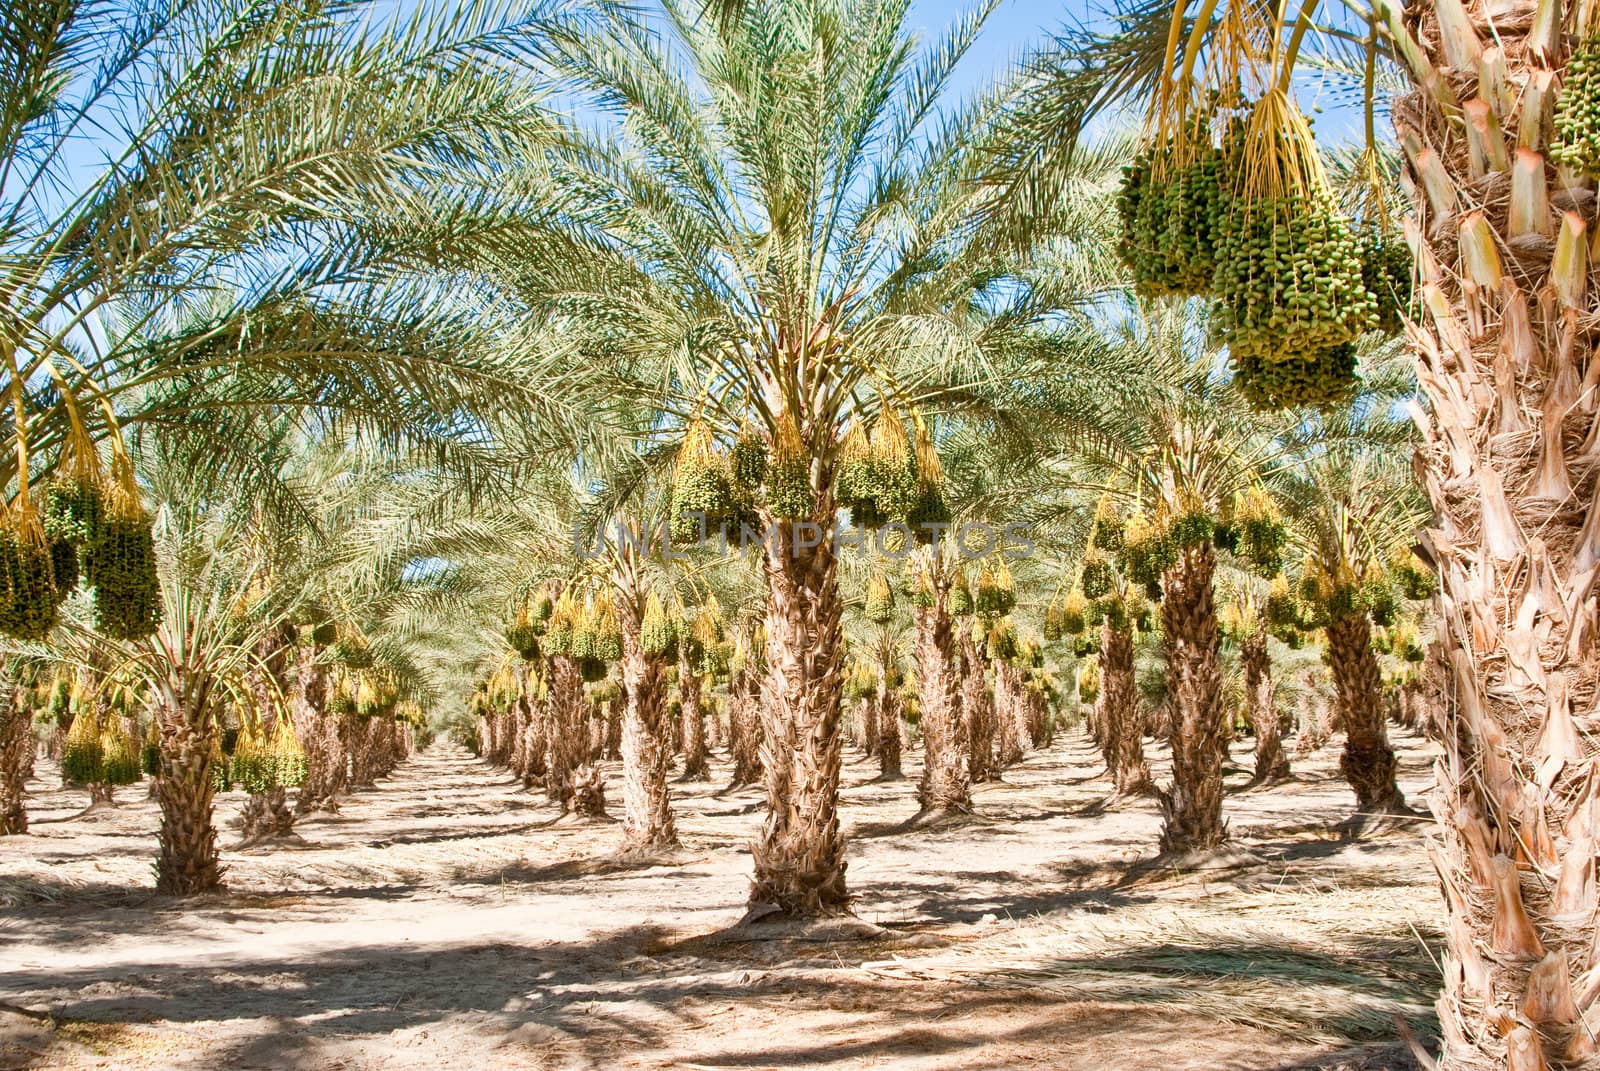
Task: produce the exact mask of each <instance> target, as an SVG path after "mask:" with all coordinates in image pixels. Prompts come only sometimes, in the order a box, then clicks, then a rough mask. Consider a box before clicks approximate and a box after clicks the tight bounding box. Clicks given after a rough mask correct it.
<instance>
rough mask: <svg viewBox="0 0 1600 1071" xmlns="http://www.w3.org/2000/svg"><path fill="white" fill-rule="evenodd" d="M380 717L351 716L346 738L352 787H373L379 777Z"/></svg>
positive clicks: (346, 725) (347, 725) (346, 727)
mask: <svg viewBox="0 0 1600 1071" xmlns="http://www.w3.org/2000/svg"><path fill="white" fill-rule="evenodd" d="M377 723H378V719H377V718H354V717H353V718H350V719H348V720H347V721H346V724H345V740H346V741H347V746H348V747H349V748H350V787H351V788H352V789H357V788H371V787H372V785H373V782H374V781H375V780H377V777H378V724H377Z"/></svg>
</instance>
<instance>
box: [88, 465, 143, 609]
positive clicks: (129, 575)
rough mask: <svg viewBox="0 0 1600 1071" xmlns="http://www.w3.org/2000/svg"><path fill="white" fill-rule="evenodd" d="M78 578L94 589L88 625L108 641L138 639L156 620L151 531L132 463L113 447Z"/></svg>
mask: <svg viewBox="0 0 1600 1071" xmlns="http://www.w3.org/2000/svg"><path fill="white" fill-rule="evenodd" d="M83 577H84V581H85V582H86V583H87V584H89V585H90V586H92V587H93V588H94V625H95V628H96V629H97V630H99V631H100V632H103V633H105V634H106V635H107V636H110V637H112V638H114V639H120V640H138V639H143V638H144V637H146V636H149V635H150V634H151V633H153V632H155V630H156V628H157V626H159V625H160V624H161V578H160V576H159V575H158V574H157V572H156V546H155V535H154V532H153V531H152V530H151V525H150V515H149V514H148V513H147V512H145V508H144V503H143V502H142V501H141V500H140V495H139V487H138V484H136V483H135V482H134V478H133V463H132V462H131V461H129V460H128V457H127V455H126V454H124V453H123V452H122V451H121V450H117V451H116V452H115V454H114V455H113V457H112V461H111V483H110V487H109V488H108V489H107V491H106V496H105V510H104V514H103V516H102V517H101V520H100V524H99V528H98V531H97V532H96V535H95V538H94V540H93V542H91V543H89V544H88V545H87V546H86V547H85V552H84V555H83Z"/></svg>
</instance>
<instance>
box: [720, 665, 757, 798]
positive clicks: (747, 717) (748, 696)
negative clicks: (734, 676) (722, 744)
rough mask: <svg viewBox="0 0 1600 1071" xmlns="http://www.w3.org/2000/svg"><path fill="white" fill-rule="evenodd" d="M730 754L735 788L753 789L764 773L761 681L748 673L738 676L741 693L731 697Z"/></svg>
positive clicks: (738, 690)
mask: <svg viewBox="0 0 1600 1071" xmlns="http://www.w3.org/2000/svg"><path fill="white" fill-rule="evenodd" d="M728 750H729V751H730V752H732V757H733V782H732V783H733V784H734V785H735V786H737V785H754V784H758V783H759V782H760V781H761V779H762V777H763V771H762V769H761V680H760V678H759V677H757V676H755V675H754V674H752V673H751V672H749V671H748V670H745V671H742V672H740V674H739V681H738V689H737V692H734V691H733V690H731V689H730V692H729V696H728Z"/></svg>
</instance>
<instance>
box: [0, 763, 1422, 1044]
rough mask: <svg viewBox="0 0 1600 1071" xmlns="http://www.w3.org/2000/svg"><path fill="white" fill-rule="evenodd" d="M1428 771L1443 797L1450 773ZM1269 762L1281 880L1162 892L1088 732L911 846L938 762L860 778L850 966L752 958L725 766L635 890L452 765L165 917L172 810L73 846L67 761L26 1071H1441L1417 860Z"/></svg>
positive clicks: (1410, 773) (757, 948) (592, 849)
mask: <svg viewBox="0 0 1600 1071" xmlns="http://www.w3.org/2000/svg"><path fill="white" fill-rule="evenodd" d="M1400 742H1401V744H1402V746H1403V748H1404V753H1403V755H1402V762H1403V772H1404V787H1405V789H1406V791H1407V794H1408V796H1412V797H1415V796H1417V795H1418V794H1419V793H1420V792H1421V790H1422V789H1423V788H1424V787H1425V785H1426V783H1427V777H1428V775H1427V772H1426V768H1427V764H1428V762H1429V760H1430V755H1429V752H1428V750H1427V748H1426V746H1425V745H1424V744H1423V743H1422V742H1421V741H1419V740H1417V739H1416V738H1414V737H1405V736H1402V737H1401V738H1400ZM1247 746H1248V745H1247V742H1246V743H1241V744H1240V745H1238V748H1239V750H1238V751H1237V752H1236V755H1235V758H1236V759H1237V760H1238V761H1239V763H1240V770H1239V772H1237V773H1234V774H1231V775H1230V777H1229V784H1230V788H1231V789H1232V791H1231V792H1230V795H1229V797H1228V801H1227V805H1226V806H1227V810H1228V814H1229V816H1230V818H1231V821H1232V828H1233V831H1234V833H1235V835H1236V837H1237V838H1238V840H1239V841H1240V843H1241V845H1242V846H1243V847H1245V848H1246V849H1248V850H1249V852H1250V856H1251V857H1250V858H1249V859H1247V860H1245V861H1244V864H1243V865H1238V866H1233V867H1231V868H1226V869H1224V868H1216V869H1208V870H1191V871H1188V872H1178V871H1174V870H1172V869H1170V868H1164V867H1160V866H1154V865H1151V860H1152V859H1153V858H1154V855H1155V843H1156V835H1157V831H1158V829H1159V826H1160V819H1159V816H1158V814H1157V812H1156V808H1155V805H1154V803H1153V801H1150V800H1133V801H1119V802H1116V803H1113V804H1112V805H1111V806H1109V807H1106V806H1104V804H1105V797H1106V793H1107V791H1108V788H1107V784H1106V782H1104V781H1103V780H1099V779H1097V778H1096V777H1095V774H1096V772H1097V771H1098V769H1099V765H1098V760H1097V758H1096V756H1095V753H1094V752H1093V750H1092V749H1091V748H1090V746H1089V745H1088V744H1087V743H1086V742H1085V741H1084V740H1083V739H1082V737H1081V735H1079V734H1078V733H1076V732H1069V733H1066V734H1064V736H1063V738H1062V739H1061V740H1060V741H1058V743H1057V745H1056V746H1054V747H1053V748H1051V749H1049V750H1048V751H1045V752H1041V753H1038V754H1033V755H1030V756H1029V758H1028V759H1027V761H1026V762H1025V763H1024V764H1023V765H1022V766H1020V767H1018V768H1016V769H1014V770H1011V771H1009V772H1008V773H1007V774H1006V780H1005V781H1004V782H1003V783H999V784H992V785H984V786H980V787H979V789H978V791H977V800H978V804H979V808H980V815H979V817H978V818H977V819H976V820H974V821H973V822H971V823H968V824H965V825H960V826H957V827H954V828H938V829H932V830H922V829H908V828H906V825H905V823H906V820H907V819H908V818H910V817H911V815H912V814H913V812H914V811H915V809H916V804H915V799H914V795H915V792H914V786H915V777H916V775H917V773H918V771H917V769H916V767H915V761H914V759H915V756H912V758H913V761H912V762H911V763H909V764H908V773H909V774H910V775H911V778H912V779H911V780H908V781H901V782H890V783H877V782H875V781H874V780H873V774H874V772H875V767H874V766H873V765H872V764H871V763H870V762H869V761H867V760H865V759H863V758H862V757H861V756H859V755H855V756H852V757H851V761H850V762H849V764H848V765H847V768H846V772H845V778H846V783H847V786H848V787H847V788H846V790H845V809H844V815H845V820H846V824H847V829H848V830H849V831H850V833H851V847H850V881H851V886H852V888H853V890H854V892H855V894H856V896H857V901H858V911H859V913H860V915H861V917H862V918H864V919H867V920H869V921H871V922H875V923H878V924H879V925H881V926H885V927H888V928H889V929H891V930H893V931H894V934H893V936H891V937H888V938H885V939H881V940H873V941H866V942H862V941H856V942H826V943H824V942H810V941H802V940H781V941H769V940H762V941H746V940H736V939H730V937H729V935H728V934H727V933H725V932H724V931H726V930H727V929H728V927H730V926H732V925H733V924H734V923H735V922H736V921H737V920H738V919H739V918H740V916H741V915H742V914H743V904H744V898H745V892H746V888H747V875H748V873H749V863H750V860H749V852H748V849H747V845H748V842H749V840H750V838H751V837H752V836H754V834H755V832H756V830H757V827H758V824H759V822H760V801H761V795H760V793H759V791H757V790H755V789H741V790H739V791H736V792H732V793H727V792H722V791H721V787H722V786H723V785H724V784H725V783H726V780H727V768H726V767H723V766H719V767H717V769H716V776H717V778H718V780H716V781H713V782H711V783H709V784H694V785H683V784H676V785H674V792H675V797H676V801H677V806H678V809H679V814H680V822H679V825H680V829H681V831H682V834H683V839H684V844H685V849H684V852H683V854H682V856H681V858H680V859H679V860H677V861H676V862H675V865H670V866H668V865H659V866H648V867H624V866H619V865H615V864H613V863H611V862H609V861H608V860H607V858H606V855H607V853H608V852H610V851H611V850H612V848H613V847H614V846H615V845H616V843H617V842H618V840H619V833H618V831H617V830H616V828H615V827H611V826H603V825H602V826H587V825H574V824H569V823H566V822H558V821H555V817H556V816H555V814H554V812H553V811H552V810H551V809H550V808H549V807H548V806H547V805H546V804H545V803H544V801H543V799H542V797H540V796H536V795H533V794H530V793H527V792H524V791H522V790H521V789H520V788H519V787H518V786H516V785H515V784H514V783H513V782H512V780H511V779H510V778H509V776H505V775H501V774H499V773H497V772H495V771H492V770H490V769H488V768H486V767H484V766H482V765H480V764H479V763H477V762H476V761H475V760H473V759H472V757H471V756H470V755H468V754H466V753H465V752H462V751H459V750H456V749H453V748H451V747H448V746H439V747H436V748H435V749H433V750H431V751H429V752H426V753H424V754H422V755H420V756H418V757H417V758H416V759H415V760H413V761H412V762H410V763H408V764H406V765H405V766H403V767H401V768H400V769H399V770H397V771H396V773H395V775H394V776H393V777H391V778H389V779H388V780H386V781H384V782H382V783H381V784H380V785H379V787H378V788H377V789H376V790H374V791H369V792H364V793H361V794H359V795H357V796H355V797H354V798H352V799H350V800H349V801H347V802H346V803H345V805H344V808H343V810H342V811H341V813H339V814H336V815H327V816H319V817H317V818H314V819H311V820H308V821H305V822H302V823H301V825H300V827H299V832H300V833H301V835H302V836H303V838H304V842H305V843H304V844H303V845H297V846H294V847H278V848H273V849H263V850H259V851H252V852H248V853H237V852H231V851H229V852H226V856H225V857H226V859H227V862H228V865H229V871H228V881H229V886H230V888H229V891H228V892H227V893H226V894H223V895H220V896H217V897H211V898H205V899H202V900H199V901H189V902H178V901H173V900H167V899H163V898H159V897H156V896H155V895H154V893H153V892H152V891H151V887H152V885H153V879H152V875H151V872H150V863H151V858H152V855H153V851H154V836H155V828H156V822H157V815H156V810H155V806H154V804H153V802H151V801H148V800H146V799H144V798H143V795H144V792H143V786H138V787H135V788H132V789H124V790H122V793H121V795H122V796H123V797H125V800H124V803H123V806H122V807H120V808H119V809H117V810H114V811H98V812H95V813H92V814H88V815H83V816H81V817H76V815H77V812H78V811H79V810H80V809H81V808H82V807H83V805H84V803H85V802H86V800H85V799H84V797H83V794H81V793H76V792H64V791H61V790H59V789H57V788H54V787H53V784H54V781H55V776H54V771H53V770H49V769H45V768H43V767H42V768H41V771H40V773H41V778H40V779H39V780H38V781H36V782H35V783H34V785H33V786H32V787H33V788H34V789H36V790H37V792H36V794H35V795H33V796H32V797H31V798H30V805H31V809H32V813H33V815H34V817H35V821H36V825H35V832H34V834H33V835H31V836H29V837H25V838H12V839H7V840H4V841H0V1071H7V1069H13V1068H16V1069H21V1068H72V1069H76V1068H116V1069H168V1068H170V1069H174V1071H182V1069H199V1068H261V1069H267V1068H285V1069H287V1068H293V1069H296V1071H301V1069H307V1071H323V1069H327V1071H333V1069H339V1071H368V1069H373V1071H376V1069H401V1068H404V1069H410V1068H416V1069H422V1068H428V1069H433V1068H455V1067H462V1068H466V1067H490V1068H512V1069H520V1068H541V1069H543V1068H615V1067H625V1068H632V1067H638V1068H684V1069H695V1068H718V1069H761V1068H791V1067H815V1068H892V1069H895V1071H935V1069H937V1071H965V1069H969V1068H970V1069H973V1071H977V1069H980V1068H983V1069H988V1068H993V1067H997V1066H1003V1067H1030V1066H1032V1067H1040V1068H1083V1069H1085V1071H1088V1069H1099V1068H1102V1067H1108V1066H1116V1067H1118V1068H1125V1069H1130V1071H1132V1069H1142V1068H1151V1069H1157V1068H1159V1069H1162V1071H1177V1069H1188V1068H1194V1069H1202V1068H1204V1069H1219V1068H1239V1069H1269V1068H1270V1069H1281V1071H1287V1069H1291V1068H1294V1069H1310V1068H1328V1069H1332V1068H1342V1069H1351V1071H1354V1069H1358V1068H1360V1069H1379V1068H1409V1067H1412V1066H1414V1065H1413V1064H1412V1062H1411V1059H1410V1057H1409V1056H1406V1055H1404V1054H1403V1050H1402V1049H1401V1048H1400V1047H1399V1046H1398V1045H1396V1044H1395V1042H1394V1033H1395V1029H1394V1026H1393V1018H1394V1017H1395V1016H1397V1015H1398V1016H1400V1017H1402V1018H1403V1019H1405V1020H1407V1021H1409V1022H1410V1023H1411V1024H1412V1025H1413V1027H1414V1028H1415V1029H1416V1030H1417V1031H1418V1032H1419V1033H1422V1034H1427V1033H1428V1032H1429V1031H1430V1030H1431V1027H1432V1024H1431V1020H1430V1015H1431V1011H1430V1005H1431V1002H1432V999H1433V992H1434V988H1435V981H1436V977H1437V974H1436V970H1435V968H1434V966H1433V963H1432V960H1431V958H1430V948H1431V949H1432V950H1433V951H1434V953H1435V954H1436V946H1437V934H1436V932H1435V929H1434V923H1433V920H1434V917H1435V914H1436V905H1435V902H1434V901H1435V898H1436V896H1437V893H1436V891H1435V889H1434V887H1433V883H1432V881H1431V880H1430V876H1429V872H1428V871H1427V870H1426V863H1425V860H1424V858H1423V855H1422V850H1421V839H1420V836H1419V833H1418V831H1417V830H1400V831H1397V832H1392V833H1389V834H1386V835H1384V836H1382V837H1379V838H1376V839H1374V840H1371V841H1366V842H1357V843H1347V842H1341V841H1339V840H1337V839H1336V838H1335V836H1334V834H1333V832H1332V827H1333V826H1334V825H1335V824H1336V823H1337V822H1338V821H1339V820H1340V819H1341V818H1343V817H1344V816H1345V814H1346V813H1347V812H1348V810H1349V807H1350V801H1351V798H1352V797H1351V795H1350V793H1349V791H1348V789H1347V788H1346V787H1345V786H1344V784H1343V782H1342V781H1341V780H1340V779H1339V777H1338V774H1337V769H1336V761H1337V754H1338V752H1337V744H1335V745H1333V746H1330V747H1329V748H1325V749H1323V751H1321V752H1319V753H1317V754H1316V755H1314V756H1311V757H1310V758H1309V759H1307V760H1304V761H1301V762H1300V763H1298V764H1297V779H1296V780H1295V781H1293V782H1290V783H1288V784H1284V785H1279V786H1275V787H1273V788H1270V789H1245V788H1244V785H1245V782H1246V781H1247V776H1246V775H1245V774H1244V772H1243V770H1244V768H1245V767H1247V765H1248V755H1247V754H1246V749H1247ZM1155 757H1156V758H1157V764H1156V765H1157V768H1158V772H1159V768H1160V758H1161V756H1160V754H1159V753H1157V754H1156V756H1155ZM610 774H611V776H612V783H611V785H610V790H611V792H612V798H613V800H616V799H618V798H619V794H620V785H618V784H617V782H616V776H617V774H618V771H616V770H612V771H610ZM242 802H243V801H242V799H241V798H240V797H239V796H237V795H236V794H235V795H230V796H227V797H224V798H223V801H222V804H221V809H220V817H221V819H222V821H223V822H224V823H225V824H226V823H227V822H228V821H229V820H231V819H232V818H233V817H234V816H235V815H236V814H237V813H238V810H239V807H240V805H241V803H242ZM235 840H237V833H234V832H231V830H230V831H229V832H227V833H225V834H224V838H223V843H224V846H225V848H226V846H227V845H229V844H231V843H232V842H233V841H235Z"/></svg>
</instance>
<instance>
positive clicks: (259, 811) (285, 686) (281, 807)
mask: <svg viewBox="0 0 1600 1071" xmlns="http://www.w3.org/2000/svg"><path fill="white" fill-rule="evenodd" d="M294 641H295V632H294V626H292V625H282V626H280V627H279V628H278V629H277V630H276V631H274V632H272V633H269V634H268V635H266V636H264V637H263V638H262V639H261V641H260V642H259V643H258V644H257V645H256V660H255V662H254V663H253V664H252V665H251V666H250V667H249V668H248V669H247V670H246V672H245V679H246V681H247V683H248V684H249V687H250V692H251V694H252V695H253V696H254V697H255V702H256V710H257V711H259V712H260V713H259V716H260V718H261V734H262V737H263V738H264V739H268V740H270V739H271V738H272V734H273V733H275V732H276V731H277V728H278V718H279V716H280V713H281V714H282V716H289V711H287V710H284V709H283V697H284V696H286V695H287V696H290V700H289V701H290V702H291V703H292V702H293V692H294V689H295V688H296V687H298V685H299V674H298V673H291V670H294V669H297V668H298V667H296V666H295V664H294V661H293V660H294V656H295V646H294ZM291 724H292V721H291ZM294 819H295V812H294V810H293V809H292V808H291V807H290V806H289V793H288V790H287V789H284V788H281V787H280V788H273V789H269V790H268V791H266V792H257V793H252V794H251V796H250V798H249V799H248V800H246V801H245V805H244V810H243V812H242V814H241V816H240V825H241V836H242V837H243V839H244V841H245V842H246V843H255V842H257V841H261V840H266V839H269V838H274V837H287V836H289V835H290V834H291V833H293V832H294Z"/></svg>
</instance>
